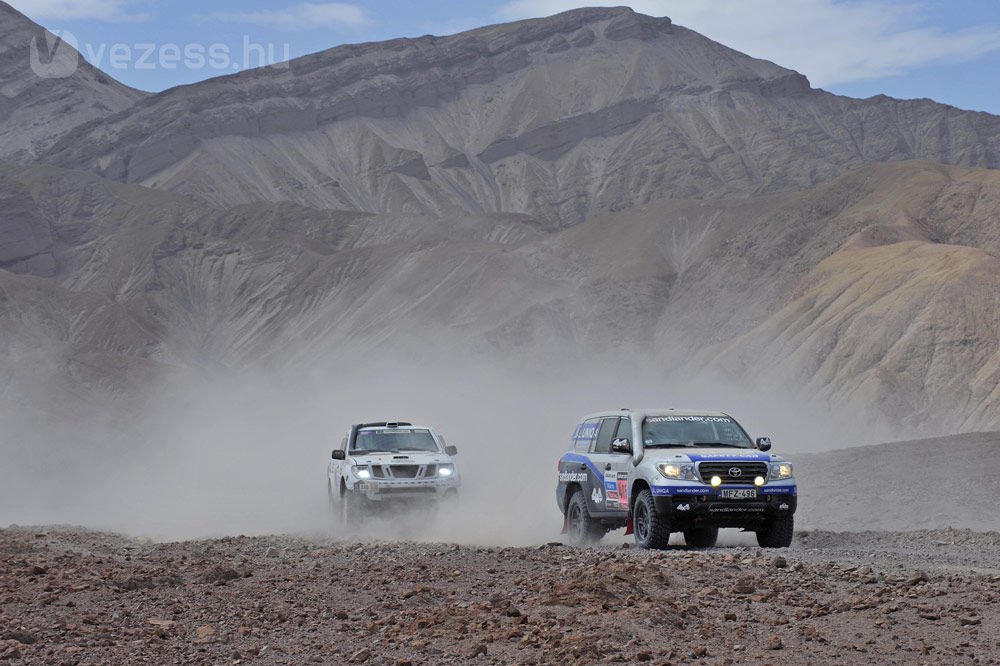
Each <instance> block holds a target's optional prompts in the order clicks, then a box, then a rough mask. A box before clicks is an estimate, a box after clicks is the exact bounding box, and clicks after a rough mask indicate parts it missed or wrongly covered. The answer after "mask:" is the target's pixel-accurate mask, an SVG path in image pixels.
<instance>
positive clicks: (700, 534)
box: [684, 527, 719, 548]
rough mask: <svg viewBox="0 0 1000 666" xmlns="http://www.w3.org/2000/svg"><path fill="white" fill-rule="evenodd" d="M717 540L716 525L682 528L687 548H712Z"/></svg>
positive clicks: (717, 531) (717, 529) (717, 530)
mask: <svg viewBox="0 0 1000 666" xmlns="http://www.w3.org/2000/svg"><path fill="white" fill-rule="evenodd" d="M718 540H719V528H718V527H694V528H691V529H689V530H684V543H686V544H687V545H688V547H689V548H712V547H713V546H715V542H716V541H718Z"/></svg>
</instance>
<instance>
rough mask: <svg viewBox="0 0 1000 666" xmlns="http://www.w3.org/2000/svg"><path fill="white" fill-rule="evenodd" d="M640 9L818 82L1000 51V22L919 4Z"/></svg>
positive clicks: (701, 3) (512, 11)
mask: <svg viewBox="0 0 1000 666" xmlns="http://www.w3.org/2000/svg"><path fill="white" fill-rule="evenodd" d="M589 4H590V3H587V2H574V1H572V0H511V1H510V2H507V3H506V4H504V5H503V6H502V7H501V8H500V11H499V12H498V15H499V16H500V17H501V18H504V19H519V18H528V17H534V16H547V15H550V14H555V13H558V12H562V11H566V10H568V9H574V8H577V7H585V6H588V5H589ZM629 4H630V6H631V7H632V8H633V9H634V10H635V11H637V12H639V13H642V14H649V15H652V16H669V17H670V18H671V19H672V20H673V21H674V22H675V23H677V24H679V25H683V26H685V27H687V28H691V29H692V30H695V31H697V32H700V33H702V34H703V35H705V36H706V37H709V38H711V39H713V40H715V41H717V42H721V43H723V44H725V45H726V46H729V47H731V48H734V49H736V50H738V51H742V52H743V53H747V54H749V55H752V56H754V57H756V58H764V59H767V60H771V61H773V62H775V63H777V64H779V65H782V66H784V67H789V68H792V69H795V70H797V71H799V72H801V73H803V74H805V75H806V76H808V77H809V80H810V81H811V82H812V83H813V85H816V86H832V85H836V84H841V83H848V82H851V81H860V80H864V79H874V78H879V77H883V76H894V75H900V74H904V73H906V72H907V71H909V70H912V69H915V68H918V67H920V66H922V65H927V64H931V63H940V62H964V61H968V60H973V59H975V58H978V57H979V56H982V55H985V54H986V53H989V52H991V51H997V50H1000V27H998V26H992V27H974V28H969V29H967V30H959V31H946V30H942V29H940V28H936V27H927V26H924V25H921V21H920V8H919V5H915V4H909V5H901V4H896V3H892V4H890V3H889V2H885V1H883V2H866V3H863V4H862V3H859V2H838V1H836V0H795V2H789V1H788V0H755V1H754V2H748V1H747V0H713V1H712V2H706V1H705V0H634V1H633V2H631V3H629Z"/></svg>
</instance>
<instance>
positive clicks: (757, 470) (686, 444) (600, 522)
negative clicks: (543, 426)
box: [556, 409, 797, 548]
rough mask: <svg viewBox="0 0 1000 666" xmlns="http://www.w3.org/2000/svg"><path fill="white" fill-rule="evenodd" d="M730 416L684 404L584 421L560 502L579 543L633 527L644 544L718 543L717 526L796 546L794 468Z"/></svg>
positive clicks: (567, 457) (565, 460)
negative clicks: (679, 536) (680, 536)
mask: <svg viewBox="0 0 1000 666" xmlns="http://www.w3.org/2000/svg"><path fill="white" fill-rule="evenodd" d="M770 448H771V440H770V439H768V438H767V437H761V438H759V439H757V440H756V441H754V440H752V439H751V438H750V436H749V435H747V433H746V431H745V430H744V429H743V427H742V426H741V425H740V424H739V423H738V422H737V421H736V419H734V418H733V417H732V416H729V415H728V414H724V413H722V412H709V411H698V410H686V409H685V410H681V409H646V410H629V409H621V410H616V411H608V412H599V413H596V414H589V415H587V416H585V417H584V418H583V419H582V420H581V421H580V423H579V425H577V427H576V430H575V431H574V433H573V439H572V441H571V442H570V447H569V450H568V451H567V452H566V453H565V454H564V455H563V457H562V458H561V459H560V461H559V481H558V485H557V487H556V501H557V502H558V503H559V509H560V510H561V511H562V512H563V516H564V518H565V521H564V529H565V531H566V532H567V533H568V534H569V539H570V541H571V542H572V543H575V544H587V543H595V542H597V541H598V540H600V539H601V537H603V536H604V535H605V534H606V533H607V532H608V531H610V530H613V529H618V528H620V527H626V528H627V531H626V534H628V533H633V534H634V535H635V542H636V544H637V545H638V546H639V547H641V548H665V547H666V546H667V543H668V541H669V540H670V534H671V533H672V532H683V533H684V540H685V543H686V544H687V545H688V546H690V547H694V548H711V547H712V546H714V545H715V542H716V539H717V538H718V535H719V528H722V527H735V528H742V529H744V530H746V531H752V532H756V534H757V543H758V544H760V546H761V547H763V548H781V547H785V546H788V545H790V544H791V542H792V531H793V529H794V514H795V506H796V496H797V492H796V486H795V478H794V477H793V475H792V464H791V463H790V462H788V461H787V460H785V459H784V458H781V457H779V456H776V455H773V454H771V453H769V452H768V451H769V450H770Z"/></svg>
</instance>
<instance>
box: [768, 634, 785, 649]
mask: <svg viewBox="0 0 1000 666" xmlns="http://www.w3.org/2000/svg"><path fill="white" fill-rule="evenodd" d="M783 647H785V644H784V643H783V642H782V640H781V636H778V635H777V634H771V635H770V636H768V638H767V649H768V650H780V649H781V648H783Z"/></svg>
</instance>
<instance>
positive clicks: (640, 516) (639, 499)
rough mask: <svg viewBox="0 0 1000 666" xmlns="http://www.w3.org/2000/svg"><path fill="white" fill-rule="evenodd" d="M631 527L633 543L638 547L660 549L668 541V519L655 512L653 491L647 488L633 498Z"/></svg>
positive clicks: (664, 546) (665, 545)
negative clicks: (633, 533)
mask: <svg viewBox="0 0 1000 666" xmlns="http://www.w3.org/2000/svg"><path fill="white" fill-rule="evenodd" d="M632 529H633V531H634V532H635V545H637V546H639V547H640V548H656V549H661V548H666V547H667V545H668V544H669V543H670V521H669V520H667V518H666V517H664V516H661V515H660V514H658V513H656V504H655V503H654V502H653V493H651V492H650V491H649V489H648V488H647V489H645V490H643V491H641V492H640V493H639V494H638V495H637V496H636V498H635V505H634V506H633V507H632Z"/></svg>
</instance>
